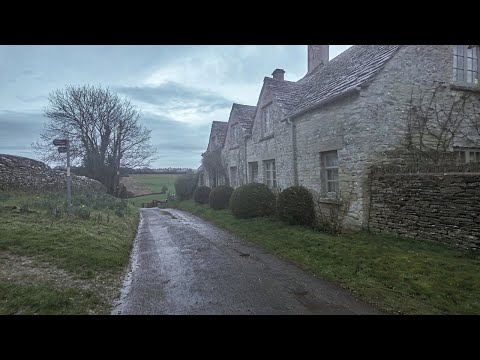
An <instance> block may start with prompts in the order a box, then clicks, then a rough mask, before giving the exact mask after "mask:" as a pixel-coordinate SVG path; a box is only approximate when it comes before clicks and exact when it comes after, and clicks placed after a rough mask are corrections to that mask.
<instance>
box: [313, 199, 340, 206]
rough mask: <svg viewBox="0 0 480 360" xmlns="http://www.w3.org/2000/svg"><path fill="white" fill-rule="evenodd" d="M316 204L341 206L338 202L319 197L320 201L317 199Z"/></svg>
mask: <svg viewBox="0 0 480 360" xmlns="http://www.w3.org/2000/svg"><path fill="white" fill-rule="evenodd" d="M318 202H319V203H321V204H336V205H340V204H341V201H340V200H338V199H331V198H328V197H321V198H320V199H318Z"/></svg>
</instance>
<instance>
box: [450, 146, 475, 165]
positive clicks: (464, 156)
mask: <svg viewBox="0 0 480 360" xmlns="http://www.w3.org/2000/svg"><path fill="white" fill-rule="evenodd" d="M454 151H455V153H457V163H458V164H461V165H465V164H470V163H480V147H476V148H457V149H455V150H454ZM472 158H473V161H472Z"/></svg>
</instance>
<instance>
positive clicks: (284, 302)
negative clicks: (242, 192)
mask: <svg viewBox="0 0 480 360" xmlns="http://www.w3.org/2000/svg"><path fill="white" fill-rule="evenodd" d="M140 216H141V220H140V225H139V231H138V235H137V238H136V240H135V245H134V250H133V253H132V269H131V272H130V273H129V275H128V276H127V279H126V280H125V286H124V288H123V290H122V297H121V299H120V301H119V302H118V303H117V304H116V306H115V307H114V309H113V311H112V314H378V311H376V310H375V309H374V308H373V307H371V306H369V305H367V304H364V303H362V302H359V301H357V300H356V299H354V298H353V297H352V296H351V295H350V294H349V293H348V292H346V291H345V290H343V289H341V288H340V287H338V286H336V285H334V284H331V283H329V282H327V281H324V280H321V279H319V278H317V277H315V276H313V275H311V274H309V273H307V272H305V271H303V270H301V269H299V268H298V267H296V266H294V265H292V264H290V263H287V262H285V261H283V260H280V259H278V258H277V257H275V256H273V255H271V254H269V253H268V252H266V251H265V250H263V249H261V248H260V247H258V246H255V245H253V244H249V243H246V242H244V241H243V240H241V239H239V238H237V237H236V236H233V235H231V234H229V233H228V232H226V231H224V230H222V229H219V228H217V227H216V226H214V225H212V224H209V223H208V222H206V221H204V220H202V219H200V218H198V217H196V216H194V215H192V214H189V213H187V212H183V211H180V210H176V209H165V210H162V209H141V210H140Z"/></svg>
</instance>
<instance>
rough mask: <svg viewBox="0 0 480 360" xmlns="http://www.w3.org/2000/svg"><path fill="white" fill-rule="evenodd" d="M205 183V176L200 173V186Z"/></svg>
mask: <svg viewBox="0 0 480 360" xmlns="http://www.w3.org/2000/svg"><path fill="white" fill-rule="evenodd" d="M203 185H205V176H204V174H203V173H201V174H200V186H203Z"/></svg>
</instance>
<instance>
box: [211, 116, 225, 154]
mask: <svg viewBox="0 0 480 360" xmlns="http://www.w3.org/2000/svg"><path fill="white" fill-rule="evenodd" d="M227 125H228V123H227V122H226V121H214V122H212V129H211V130H210V138H211V137H212V134H213V135H215V136H216V137H217V139H218V140H217V148H219V147H222V146H223V143H224V142H225V137H226V136H227ZM208 144H209V145H210V141H209V143H208Z"/></svg>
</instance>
